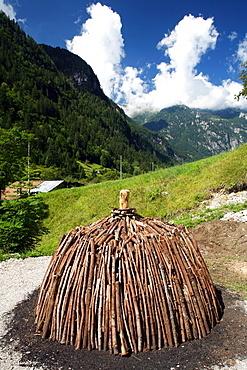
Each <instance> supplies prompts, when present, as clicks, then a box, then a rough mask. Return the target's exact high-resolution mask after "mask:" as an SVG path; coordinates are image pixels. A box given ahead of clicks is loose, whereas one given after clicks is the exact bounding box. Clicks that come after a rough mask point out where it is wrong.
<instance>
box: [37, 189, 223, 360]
mask: <svg viewBox="0 0 247 370" xmlns="http://www.w3.org/2000/svg"><path fill="white" fill-rule="evenodd" d="M122 194H124V193H122ZM126 194H127V196H126V197H127V199H125V200H123V199H122V198H121V203H120V208H115V209H113V210H112V212H111V215H110V216H109V217H106V218H103V219H100V220H98V221H97V222H95V223H93V224H91V225H89V226H87V227H77V228H75V229H74V230H72V231H70V232H68V233H67V234H66V235H64V236H63V237H62V239H61V241H60V244H59V245H58V248H57V250H56V251H55V252H54V254H53V257H52V259H51V262H50V265H49V266H48V269H47V271H46V274H45V276H44V279H43V282H42V284H41V287H40V291H39V295H38V299H37V303H36V308H35V318H36V329H37V332H38V333H40V334H41V335H42V337H44V338H45V337H47V338H49V339H51V340H55V341H58V342H60V343H63V344H70V345H73V346H75V348H76V349H80V348H87V349H88V350H92V349H98V350H104V351H110V352H111V353H114V354H121V355H127V354H128V353H131V352H134V353H137V352H140V351H148V350H153V349H161V348H162V347H168V346H178V345H179V344H180V343H183V342H185V341H188V340H193V339H200V338H203V337H205V336H206V335H208V334H209V333H210V331H211V329H212V328H213V327H214V326H215V325H216V324H217V323H218V322H219V320H220V317H221V306H220V304H219V302H218V299H217V296H216V291H215V287H214V285H213V283H212V280H211V277H210V275H209V272H208V270H207V267H206V265H205V262H204V260H203V258H202V256H201V254H200V251H199V249H198V247H197V244H196V242H195V240H194V238H193V236H192V235H191V234H190V232H189V231H188V230H187V229H186V228H185V227H184V226H182V225H180V226H176V225H171V224H168V223H167V222H164V221H160V220H158V219H156V218H147V217H142V216H140V215H138V214H137V213H136V210H135V209H134V208H130V207H128V203H127V200H128V193H126V192H125V195H126Z"/></svg>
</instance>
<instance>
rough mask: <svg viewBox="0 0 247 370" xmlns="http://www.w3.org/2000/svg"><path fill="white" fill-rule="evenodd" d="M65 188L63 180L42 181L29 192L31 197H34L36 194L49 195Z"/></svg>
mask: <svg viewBox="0 0 247 370" xmlns="http://www.w3.org/2000/svg"><path fill="white" fill-rule="evenodd" d="M65 187H66V183H65V181H64V180H49V181H43V182H42V183H41V184H40V185H39V186H36V187H35V188H33V189H31V190H30V194H31V195H35V194H38V193H49V192H50V191H52V190H55V189H62V188H65Z"/></svg>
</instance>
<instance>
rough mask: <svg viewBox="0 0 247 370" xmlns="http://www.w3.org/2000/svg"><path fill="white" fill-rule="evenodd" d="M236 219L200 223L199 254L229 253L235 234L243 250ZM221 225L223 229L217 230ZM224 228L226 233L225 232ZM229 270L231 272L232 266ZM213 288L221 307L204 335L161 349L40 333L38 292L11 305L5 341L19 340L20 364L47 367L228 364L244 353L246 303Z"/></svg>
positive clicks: (170, 369)
mask: <svg viewBox="0 0 247 370" xmlns="http://www.w3.org/2000/svg"><path fill="white" fill-rule="evenodd" d="M237 224H238V225H236V224H232V223H228V224H225V223H223V224H222V223H221V222H211V223H206V224H204V225H199V226H198V227H197V228H196V229H195V230H194V232H195V238H196V239H197V240H198V245H199V248H200V247H201V248H202V254H203V255H205V256H206V255H207V254H208V253H209V254H210V257H211V258H212V257H215V258H217V255H219V256H221V253H223V252H222V250H225V251H227V252H226V254H227V255H228V254H229V253H232V251H229V249H231V248H235V247H236V245H237V244H236V243H235V242H236V238H237V239H238V238H239V237H240V236H241V235H242V236H241V238H240V239H238V240H239V241H241V243H240V244H238V249H237V250H238V252H237V253H240V250H241V251H243V253H244V254H245V253H246V244H245V246H243V244H242V241H243V239H244V238H245V236H246V235H247V226H244V227H242V226H241V225H239V223H237ZM222 226H223V231H222V232H220V229H221V227H222ZM245 229H246V230H245ZM236 230H238V231H236ZM236 232H237V234H238V235H237V234H236ZM234 233H235V234H234ZM245 233H246V234H245ZM223 234H225V236H224V237H223ZM246 239H247V237H246V238H245V240H246ZM229 240H230V241H229ZM210 243H211V244H210ZM234 244H235V246H234ZM234 250H235V249H234ZM227 273H229V274H232V272H231V270H229V271H228V272H227ZM232 276H233V275H232ZM217 290H218V294H219V297H220V299H221V300H222V302H223V303H222V305H223V307H224V311H223V315H222V319H221V321H220V323H219V324H218V325H216V327H214V328H213V329H212V332H211V333H210V334H209V335H208V336H207V337H205V338H203V339H200V340H194V341H191V342H187V343H184V344H182V345H180V346H179V347H178V348H174V347H172V348H164V349H162V350H160V351H151V352H142V353H138V354H132V355H130V356H128V357H121V356H119V355H117V356H114V355H112V354H110V353H106V352H103V351H97V350H95V351H87V350H79V351H75V350H74V348H73V347H72V346H65V345H61V344H59V343H57V342H51V341H49V340H47V339H42V338H41V337H40V336H39V335H37V334H36V333H35V327H34V313H33V312H34V305H35V301H36V297H37V292H34V293H33V294H32V295H30V297H29V298H28V299H27V300H25V301H23V302H22V303H21V304H19V305H18V306H17V307H16V308H15V310H14V317H13V320H12V322H11V323H10V325H9V331H8V333H7V334H6V335H5V337H4V340H3V345H7V344H8V345H9V344H10V342H13V343H17V344H15V345H14V347H13V351H18V352H20V353H21V355H22V362H21V364H20V365H22V366H23V367H25V366H28V365H29V366H30V365H31V364H32V363H34V364H36V365H37V366H42V367H43V368H44V369H49V370H58V369H63V370H65V369H66V370H68V369H70V370H79V369H108V370H109V369H119V370H122V369H128V370H129V369H150V370H151V369H152V370H154V369H163V370H175V369H187V370H202V369H210V368H211V367H212V366H214V365H218V366H223V364H224V365H228V366H231V365H234V363H235V361H236V360H237V359H239V360H241V359H247V304H246V301H245V302H244V301H243V300H242V299H241V297H240V296H239V295H238V294H237V293H235V292H233V291H231V290H228V289H226V288H223V287H217Z"/></svg>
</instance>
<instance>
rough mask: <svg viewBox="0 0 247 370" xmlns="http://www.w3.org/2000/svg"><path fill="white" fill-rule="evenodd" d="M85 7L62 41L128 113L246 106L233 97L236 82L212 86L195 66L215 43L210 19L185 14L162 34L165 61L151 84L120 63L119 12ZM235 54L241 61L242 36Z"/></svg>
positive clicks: (97, 6) (245, 46)
mask: <svg viewBox="0 0 247 370" xmlns="http://www.w3.org/2000/svg"><path fill="white" fill-rule="evenodd" d="M87 11H88V13H89V14H90V16H91V18H89V19H88V20H87V21H86V22H85V23H84V24H83V25H82V28H81V34H80V35H79V36H75V37H74V38H73V39H72V40H67V41H66V44H67V48H68V49H69V50H70V51H72V52H73V53H75V54H78V55H79V56H80V57H81V58H83V59H84V60H85V61H86V62H87V63H88V64H90V65H91V67H92V68H93V70H94V72H95V73H96V74H97V76H98V78H99V80H100V83H101V86H102V87H103V90H104V92H105V93H106V95H108V96H109V97H110V98H112V99H113V100H115V101H116V102H117V103H120V104H121V103H124V109H125V111H126V113H127V114H129V115H132V114H133V113H136V112H138V111H141V110H145V109H152V110H159V109H162V108H165V107H168V106H171V105H174V104H178V103H179V104H181V103H182V104H185V105H188V106H189V107H195V108H202V109H203V108H211V109H223V108H226V107H228V106H232V107H234V106H240V107H241V106H242V107H243V108H245V109H247V101H246V99H241V100H240V101H239V102H238V101H236V100H235V99H234V95H235V94H238V93H239V91H240V90H241V88H242V86H241V84H239V83H237V82H234V81H231V80H227V81H223V82H222V85H220V86H216V85H213V84H212V83H211V82H210V80H209V77H208V76H205V75H204V74H203V73H202V72H198V71H197V70H196V67H198V64H199V63H200V61H201V58H202V56H204V55H205V54H206V53H207V52H208V51H210V50H213V49H214V48H215V46H216V42H217V38H218V32H217V30H216V28H215V26H214V20H213V18H208V19H203V17H194V16H192V15H188V16H185V17H184V18H183V19H182V20H181V21H180V22H179V23H178V24H177V25H176V27H175V28H174V30H173V31H172V32H170V34H165V35H164V37H163V39H162V40H161V41H160V42H159V43H158V45H157V47H158V49H160V50H164V60H167V58H169V62H168V63H166V62H165V61H164V62H162V63H160V64H159V65H157V66H156V68H157V74H156V76H155V77H154V78H153V80H152V81H151V83H150V81H145V79H144V78H143V77H142V76H143V75H142V72H143V71H142V70H141V69H137V68H134V67H131V66H128V67H126V68H125V69H123V67H122V59H123V58H124V56H125V53H124V41H123V38H122V34H121V28H122V24H121V19H120V16H119V15H118V14H117V13H116V12H114V11H113V10H112V9H111V8H109V7H107V6H106V5H101V4H100V3H97V4H93V5H91V6H90V7H89V8H88V9H87ZM234 36H235V34H234V33H232V38H233V37H234ZM245 53H246V54H245ZM238 55H239V59H240V58H242V59H241V60H243V58H244V56H245V55H247V36H246V38H245V40H244V41H243V42H242V44H240V46H239V50H238ZM146 67H147V68H148V66H146Z"/></svg>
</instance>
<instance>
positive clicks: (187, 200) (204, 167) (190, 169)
mask: <svg viewBox="0 0 247 370" xmlns="http://www.w3.org/2000/svg"><path fill="white" fill-rule="evenodd" d="M246 174H247V144H245V145H243V146H241V147H239V148H238V149H236V150H235V151H230V152H228V153H223V154H220V155H217V156H214V157H209V158H206V159H203V160H200V161H197V162H193V163H186V164H183V165H178V166H174V167H170V168H166V169H161V170H157V171H155V172H149V173H146V174H144V175H139V176H135V177H130V178H126V179H123V180H117V181H108V182H104V183H99V184H94V185H88V186H84V187H81V188H74V189H62V190H57V191H54V192H51V193H47V194H43V197H44V200H45V202H46V203H47V204H48V205H49V217H48V218H47V219H46V220H45V226H46V227H47V228H48V229H49V233H48V234H46V235H44V236H43V238H42V241H41V243H40V244H39V245H38V246H37V247H36V248H35V249H34V250H33V251H31V252H28V253H27V255H28V256H29V255H33V256H34V255H35V256H36V255H51V254H52V253H53V252H54V250H55V248H56V246H57V245H58V243H59V240H60V238H61V236H62V235H63V234H64V233H67V232H68V231H69V230H71V229H73V228H75V227H76V226H78V225H84V226H86V225H88V224H90V223H92V222H94V221H96V220H97V219H99V218H103V217H106V216H108V215H109V214H110V211H111V209H112V207H118V205H119V200H118V198H119V191H120V190H121V189H129V190H130V192H131V193H130V202H129V206H130V207H135V208H136V209H137V212H138V213H139V214H141V215H143V216H147V217H157V218H160V219H162V220H166V221H171V220H173V221H174V222H175V223H183V224H185V225H186V226H195V225H196V224H198V223H200V222H203V221H209V220H211V219H215V218H220V217H222V215H223V214H224V213H226V212H227V211H228V210H229V209H233V208H230V207H223V208H222V209H217V210H201V209H200V208H198V205H199V203H200V202H201V201H202V200H203V199H207V198H209V197H210V194H211V191H212V190H213V189H216V188H220V187H227V188H230V187H232V186H233V185H236V184H242V183H245V182H247V181H246ZM0 258H4V256H2V257H1V254H0Z"/></svg>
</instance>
